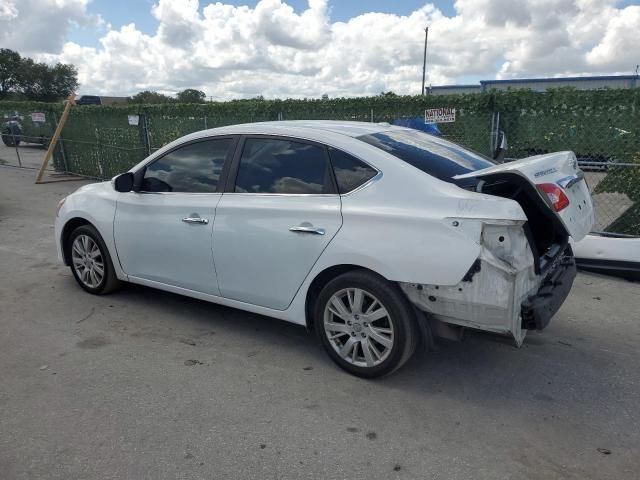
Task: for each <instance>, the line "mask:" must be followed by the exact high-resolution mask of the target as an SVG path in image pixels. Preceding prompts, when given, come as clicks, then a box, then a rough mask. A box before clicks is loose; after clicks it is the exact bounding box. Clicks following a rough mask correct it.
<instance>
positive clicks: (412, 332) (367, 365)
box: [314, 270, 419, 378]
mask: <svg viewBox="0 0 640 480" xmlns="http://www.w3.org/2000/svg"><path fill="white" fill-rule="evenodd" d="M314 322H315V329H316V331H317V333H318V335H319V337H320V340H321V342H322V344H323V346H324V348H325V350H326V351H327V353H328V354H329V356H330V357H331V358H332V360H333V361H334V362H335V363H336V364H338V366H340V367H341V368H343V369H344V370H346V371H348V372H349V373H352V374H354V375H358V376H360V377H367V378H373V377H380V376H383V375H386V374H389V373H391V372H393V371H395V370H397V369H398V368H400V367H401V366H402V365H403V364H404V363H405V362H406V361H407V360H408V359H409V358H410V357H411V355H412V354H413V352H414V351H415V348H416V344H417V341H418V335H419V332H418V329H417V324H416V318H415V313H414V311H413V308H412V307H411V305H410V304H409V302H408V300H407V299H406V297H405V296H404V295H403V293H402V292H401V291H400V289H399V288H398V286H397V285H396V284H394V283H392V282H389V281H387V280H386V279H384V278H382V277H381V276H379V275H376V274H374V273H372V272H368V271H366V270H355V271H351V272H347V273H345V274H343V275H340V276H338V277H336V278H334V279H333V280H331V281H330V282H329V283H327V285H326V286H325V287H324V288H323V289H322V291H321V292H320V294H319V296H318V299H317V301H316V306H315V315H314Z"/></svg>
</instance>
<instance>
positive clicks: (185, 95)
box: [176, 88, 206, 103]
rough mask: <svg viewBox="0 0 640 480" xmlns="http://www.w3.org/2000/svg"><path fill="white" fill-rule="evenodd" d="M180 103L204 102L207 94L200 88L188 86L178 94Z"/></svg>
mask: <svg viewBox="0 0 640 480" xmlns="http://www.w3.org/2000/svg"><path fill="white" fill-rule="evenodd" d="M176 98H177V99H178V102H180V103H204V101H205V98H206V95H205V94H204V92H201V91H200V90H195V89H193V88H187V89H186V90H183V91H181V92H180V93H178V94H177V95H176Z"/></svg>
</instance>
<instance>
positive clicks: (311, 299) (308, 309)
mask: <svg viewBox="0 0 640 480" xmlns="http://www.w3.org/2000/svg"><path fill="white" fill-rule="evenodd" d="M353 270H365V271H368V272H372V273H376V272H374V271H373V270H369V269H368V268H364V267H361V266H359V265H349V264H345V265H334V266H333V267H329V268H326V269H325V270H323V271H322V272H320V273H319V274H318V275H317V276H316V278H314V279H313V281H312V282H311V285H309V289H308V290H307V299H306V302H305V322H306V325H307V329H308V330H311V329H312V328H313V309H314V307H315V303H316V299H317V298H318V295H319V294H320V291H321V290H322V289H323V288H324V286H325V285H326V284H327V283H329V282H330V281H331V280H333V279H334V278H336V277H337V276H339V275H342V274H343V273H347V272H351V271H353Z"/></svg>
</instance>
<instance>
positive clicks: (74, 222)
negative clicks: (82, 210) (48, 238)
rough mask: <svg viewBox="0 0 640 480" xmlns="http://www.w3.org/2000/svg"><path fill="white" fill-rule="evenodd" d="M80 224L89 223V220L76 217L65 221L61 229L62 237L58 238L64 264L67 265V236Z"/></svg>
mask: <svg viewBox="0 0 640 480" xmlns="http://www.w3.org/2000/svg"><path fill="white" fill-rule="evenodd" d="M81 225H91V222H89V221H88V220H86V219H84V218H80V217H76V218H72V219H71V220H69V221H68V222H67V223H65V225H64V228H63V229H62V237H61V238H60V241H61V245H62V255H63V256H64V264H65V265H69V264H70V262H69V237H70V236H71V232H73V231H74V230H75V229H76V228H78V227H79V226H81Z"/></svg>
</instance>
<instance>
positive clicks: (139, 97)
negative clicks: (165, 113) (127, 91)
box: [130, 90, 175, 104]
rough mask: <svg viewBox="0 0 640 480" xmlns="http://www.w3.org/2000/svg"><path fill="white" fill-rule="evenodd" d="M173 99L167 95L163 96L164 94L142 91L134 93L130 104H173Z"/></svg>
mask: <svg viewBox="0 0 640 480" xmlns="http://www.w3.org/2000/svg"><path fill="white" fill-rule="evenodd" d="M174 101H175V99H173V98H171V97H170V96H169V95H165V94H164V93H159V92H154V91H151V90H144V91H142V92H140V93H136V94H135V95H134V96H133V97H131V100H130V102H131V103H147V104H149V103H171V102H174Z"/></svg>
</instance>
